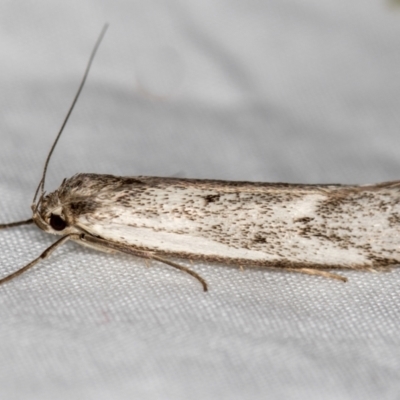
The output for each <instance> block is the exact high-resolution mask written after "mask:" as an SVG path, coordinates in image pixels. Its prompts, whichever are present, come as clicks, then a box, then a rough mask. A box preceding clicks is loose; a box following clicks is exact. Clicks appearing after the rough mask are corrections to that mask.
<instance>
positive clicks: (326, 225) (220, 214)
mask: <svg viewBox="0 0 400 400" xmlns="http://www.w3.org/2000/svg"><path fill="white" fill-rule="evenodd" d="M106 29H107V26H105V27H104V28H103V30H102V32H101V34H100V37H99V38H98V40H97V42H96V45H95V47H94V49H93V51H92V54H91V56H90V59H89V62H88V65H87V67H86V71H85V74H84V76H83V79H82V81H81V84H80V86H79V89H78V91H77V94H76V96H75V98H74V100H73V103H72V105H71V107H70V109H69V111H68V114H67V116H66V118H65V120H64V122H63V124H62V126H61V129H60V131H59V133H58V135H57V137H56V139H55V141H54V144H53V146H52V148H51V150H50V152H49V155H48V157H47V159H46V162H45V166H44V170H43V175H42V179H41V181H40V183H39V185H38V188H37V190H36V193H35V196H34V199H33V202H32V207H31V208H32V213H33V216H32V218H31V219H28V220H26V221H20V222H14V223H11V224H3V225H0V228H8V227H12V226H20V225H24V224H31V223H35V224H36V225H37V226H38V227H39V228H40V229H42V230H43V231H45V232H48V233H51V234H54V235H59V236H61V238H59V239H58V240H57V241H56V242H55V243H54V244H52V245H51V246H50V247H49V248H47V249H46V250H45V251H44V252H43V253H42V254H41V255H40V256H39V257H38V258H37V259H35V260H33V261H32V262H31V263H29V264H28V265H26V266H24V267H23V268H21V269H19V270H17V271H16V272H14V273H12V274H11V275H9V276H6V277H5V278H3V279H0V284H1V283H4V282H6V281H8V280H10V279H12V278H14V277H16V276H18V275H20V274H21V273H23V272H24V271H26V270H27V269H29V268H31V267H33V266H34V265H35V264H37V263H38V262H39V261H40V260H42V259H45V258H47V257H48V256H50V254H51V253H53V251H54V250H55V249H56V248H58V247H59V246H61V245H62V244H64V243H65V242H67V241H68V240H73V241H74V242H77V243H79V244H81V245H84V246H88V247H90V248H93V249H96V250H101V251H105V252H109V253H118V252H120V253H127V254H130V255H134V256H137V257H141V258H144V259H148V260H156V261H160V262H162V263H165V264H168V265H170V266H172V267H175V268H177V269H179V270H182V271H184V272H186V273H188V274H190V275H192V276H193V277H194V278H196V279H197V280H198V281H199V282H200V283H201V284H202V286H203V289H204V291H206V290H207V283H206V281H205V280H204V279H203V278H202V277H201V276H200V275H198V274H197V273H196V272H195V271H192V270H191V269H189V268H188V267H186V266H184V265H181V264H180V263H177V262H176V261H174V260H173V259H176V258H179V259H188V260H201V261H205V262H216V263H220V264H229V265H236V266H239V267H263V268H270V269H284V270H286V271H291V272H300V273H305V274H311V275H319V276H324V277H328V278H334V279H338V280H342V281H346V278H345V277H344V276H341V275H338V274H337V273H335V272H331V271H330V270H334V269H349V270H367V271H379V270H387V269H390V267H392V266H394V265H396V264H399V263H400V246H399V245H400V181H395V182H387V183H381V184H375V185H365V186H348V185H302V184H298V185H296V184H286V183H257V182H230V181H218V180H197V179H177V178H157V177H146V176H135V177H118V176H112V175H97V174H77V175H75V176H73V177H72V178H70V179H64V181H63V182H62V183H61V186H60V187H59V188H58V189H57V190H56V191H54V192H53V193H50V194H46V193H45V191H44V187H45V177H46V173H47V168H48V164H49V161H50V158H51V155H52V153H53V151H54V148H55V146H56V144H57V142H58V140H59V138H60V135H61V133H62V131H63V129H64V127H65V125H66V123H67V121H68V118H69V116H70V114H71V112H72V110H73V108H74V106H75V103H76V101H77V99H78V97H79V94H80V92H81V90H82V88H83V86H84V83H85V80H86V77H87V75H88V73H89V70H90V66H91V63H92V61H93V58H94V55H95V53H96V51H97V48H98V46H99V44H100V42H101V40H102V37H103V36H104V33H105V31H106Z"/></svg>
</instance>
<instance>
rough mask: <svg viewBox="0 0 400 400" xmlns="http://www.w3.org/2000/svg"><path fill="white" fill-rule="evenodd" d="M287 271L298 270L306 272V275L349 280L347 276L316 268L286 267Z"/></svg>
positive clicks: (343, 280)
mask: <svg viewBox="0 0 400 400" xmlns="http://www.w3.org/2000/svg"><path fill="white" fill-rule="evenodd" d="M285 271H290V272H298V273H300V274H306V275H315V276H322V277H324V278H330V279H336V280H338V281H342V282H347V278H346V277H345V276H342V275H339V274H334V273H333V272H328V271H323V270H320V269H315V268H285Z"/></svg>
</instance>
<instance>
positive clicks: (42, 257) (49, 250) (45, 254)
mask: <svg viewBox="0 0 400 400" xmlns="http://www.w3.org/2000/svg"><path fill="white" fill-rule="evenodd" d="M74 236H78V235H77V234H76V233H72V234H69V235H66V236H63V237H62V238H61V239H59V240H57V241H56V242H54V243H53V244H52V245H51V246H50V247H48V248H47V249H46V250H45V251H44V252H43V253H42V254H41V255H40V256H39V257H38V258H36V259H35V260H33V261H31V262H30V263H29V264H28V265H25V267H22V268H21V269H19V270H17V271H15V272H13V273H12V274H10V275H8V276H6V277H4V278H2V279H0V285H1V284H3V283H4V282H7V281H10V280H11V279H13V278H16V277H17V276H19V275H21V274H22V273H23V272H25V271H27V270H28V269H30V268H32V267H33V266H35V265H36V264H37V263H39V262H40V261H42V260H45V259H46V258H48V257H50V255H51V254H52V253H53V252H54V250H55V249H56V248H57V247H59V246H61V245H62V244H64V243H65V242H67V241H68V240H69V239H72V238H73V237H74Z"/></svg>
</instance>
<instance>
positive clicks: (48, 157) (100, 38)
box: [32, 24, 108, 211]
mask: <svg viewBox="0 0 400 400" xmlns="http://www.w3.org/2000/svg"><path fill="white" fill-rule="evenodd" d="M107 28H108V24H105V25H104V26H103V29H102V30H101V32H100V35H99V37H98V39H97V41H96V44H95V45H94V48H93V50H92V54H91V55H90V58H89V61H88V63H87V66H86V70H85V73H84V75H83V78H82V81H81V84H80V85H79V88H78V91H77V92H76V95H75V97H74V100H73V101H72V104H71V107H70V108H69V110H68V113H67V115H66V117H65V119H64V122H63V123H62V125H61V128H60V131H59V132H58V134H57V137H56V139H55V140H54V143H53V145H52V146H51V149H50V151H49V154H48V156H47V158H46V162H45V164H44V168H43V175H42V179H41V180H40V182H39V185H38V187H37V189H36V192H35V196H34V197H33V201H32V208H33V209H34V211H37V208H38V207H39V204H40V201H41V199H42V198H43V194H44V184H45V180H46V173H47V168H48V166H49V162H50V158H51V156H52V154H53V151H54V149H55V148H56V146H57V143H58V140H59V139H60V136H61V134H62V132H63V130H64V128H65V126H66V125H67V122H68V119H69V117H70V115H71V113H72V110H73V109H74V107H75V104H76V102H77V101H78V98H79V95H80V94H81V91H82V89H83V86H84V85H85V82H86V78H87V76H88V75H89V70H90V67H91V66H92V62H93V59H94V56H95V55H96V52H97V49H98V48H99V46H100V43H101V41H102V39H103V37H104V35H105V33H106V31H107ZM39 191H40V194H41V195H40V199H39V201H38V203H37V205H35V201H36V198H37V196H38V194H39Z"/></svg>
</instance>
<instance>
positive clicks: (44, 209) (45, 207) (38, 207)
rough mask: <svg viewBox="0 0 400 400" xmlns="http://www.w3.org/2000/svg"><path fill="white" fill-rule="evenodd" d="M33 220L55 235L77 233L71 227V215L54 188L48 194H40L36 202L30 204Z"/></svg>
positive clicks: (41, 227)
mask: <svg viewBox="0 0 400 400" xmlns="http://www.w3.org/2000/svg"><path fill="white" fill-rule="evenodd" d="M32 211H33V216H32V219H33V222H34V223H35V224H36V225H37V226H38V227H39V228H40V229H42V230H44V231H45V232H49V233H53V234H55V235H67V234H69V233H78V232H79V231H78V230H77V229H76V228H74V227H73V225H72V221H71V217H70V215H69V213H68V210H67V209H66V207H64V206H63V204H62V202H61V200H60V198H59V192H58V190H56V191H55V192H53V193H50V194H48V195H44V194H43V195H42V196H41V197H40V199H39V201H38V203H37V204H33V205H32Z"/></svg>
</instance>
